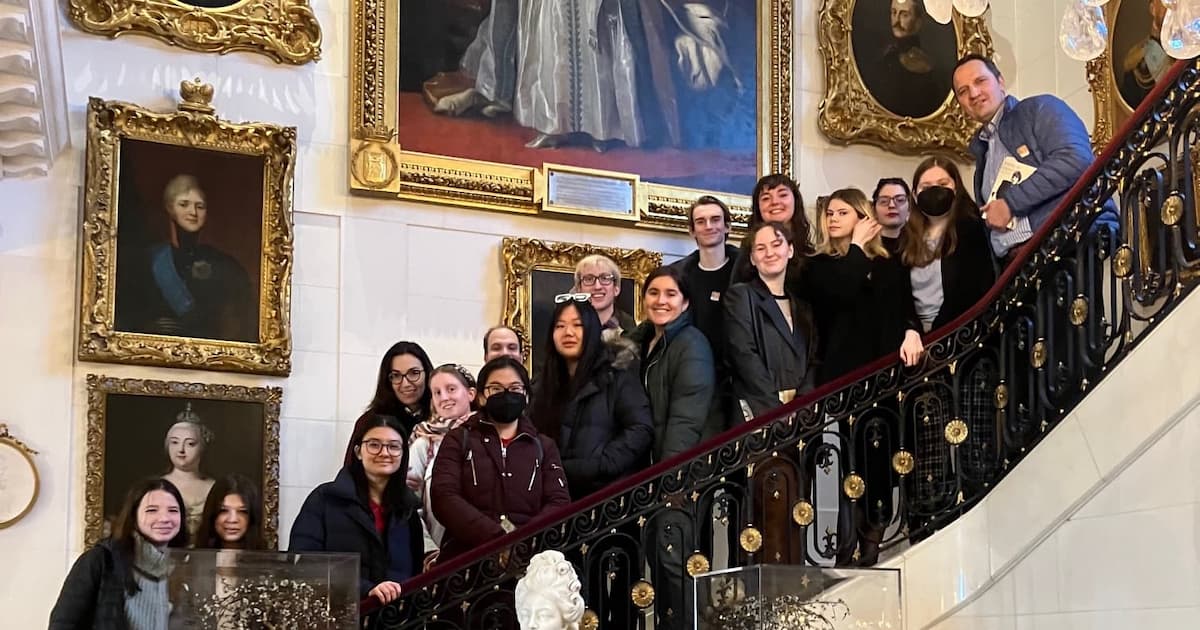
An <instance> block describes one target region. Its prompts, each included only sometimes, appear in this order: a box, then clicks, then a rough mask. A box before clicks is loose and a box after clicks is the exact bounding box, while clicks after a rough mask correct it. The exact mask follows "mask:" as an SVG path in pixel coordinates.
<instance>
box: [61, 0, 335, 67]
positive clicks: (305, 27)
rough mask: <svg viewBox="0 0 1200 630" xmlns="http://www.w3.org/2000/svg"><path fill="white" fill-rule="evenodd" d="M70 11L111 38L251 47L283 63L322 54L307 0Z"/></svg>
mask: <svg viewBox="0 0 1200 630" xmlns="http://www.w3.org/2000/svg"><path fill="white" fill-rule="evenodd" d="M67 15H69V16H70V17H71V21H72V22H74V23H75V26H78V27H79V28H80V29H82V30H84V31H87V32H89V33H94V34H96V35H106V36H108V37H118V36H120V35H124V34H126V33H135V34H138V35H145V36H148V37H153V38H155V39H157V40H159V41H163V42H166V43H168V44H171V45H173V46H179V47H181V48H187V49H189V50H198V51H200V52H217V53H221V54H222V55H223V54H225V53H228V52H232V51H235V50H249V51H253V52H257V53H261V54H264V55H267V56H268V57H271V58H272V59H274V60H275V61H276V62H278V63H291V64H304V63H308V62H310V61H316V60H317V59H319V58H320V57H321V25H320V24H319V23H317V16H316V15H315V14H313V10H312V8H311V7H309V6H308V0H245V1H244V2H240V3H238V4H235V5H233V6H230V7H226V8H221V9H206V8H203V7H189V6H185V5H183V4H180V3H178V2H173V1H172V0H69V3H68V6H67Z"/></svg>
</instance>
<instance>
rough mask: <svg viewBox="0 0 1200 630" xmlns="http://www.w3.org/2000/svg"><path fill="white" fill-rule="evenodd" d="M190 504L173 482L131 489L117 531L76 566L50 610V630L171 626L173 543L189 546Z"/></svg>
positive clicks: (148, 483) (151, 482)
mask: <svg viewBox="0 0 1200 630" xmlns="http://www.w3.org/2000/svg"><path fill="white" fill-rule="evenodd" d="M186 515H187V508H186V507H185V506H184V503H183V497H182V496H181V495H180V494H179V489H177V488H176V487H175V486H174V485H172V484H171V482H169V481H166V480H164V479H148V480H146V481H143V482H141V483H139V484H138V485H136V486H134V487H133V488H131V489H130V490H129V494H127V495H126V496H125V503H124V504H123V505H122V507H121V511H120V513H119V514H118V515H117V518H116V521H114V522H113V531H112V536H110V537H108V538H105V539H104V540H102V541H100V542H98V543H96V545H95V546H93V547H92V548H91V549H88V550H87V551H86V552H84V554H83V555H81V556H79V559H78V560H76V561H75V565H74V566H72V567H71V572H70V573H68V574H67V579H66V581H65V582H63V586H62V592H61V593H60V594H59V596H58V601H57V602H56V603H55V604H54V609H53V610H51V611H50V626H49V627H50V630H77V629H82V628H89V629H91V630H166V629H167V627H168V622H169V620H170V615H171V601H170V597H169V594H168V589H167V577H168V574H169V573H170V571H171V565H170V562H169V561H168V558H167V549H168V548H183V547H185V546H187V541H188V536H187V530H185V529H184V527H183V523H184V521H185V520H186Z"/></svg>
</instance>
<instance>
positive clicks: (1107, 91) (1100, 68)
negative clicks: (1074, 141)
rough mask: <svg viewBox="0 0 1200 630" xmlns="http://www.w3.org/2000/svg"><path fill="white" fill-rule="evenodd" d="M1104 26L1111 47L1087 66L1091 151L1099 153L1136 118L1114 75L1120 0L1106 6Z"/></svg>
mask: <svg viewBox="0 0 1200 630" xmlns="http://www.w3.org/2000/svg"><path fill="white" fill-rule="evenodd" d="M1103 10H1104V22H1105V24H1108V26H1109V28H1108V45H1107V46H1105V48H1104V54H1102V55H1100V56H1099V57H1097V58H1095V59H1093V60H1091V61H1089V62H1087V80H1088V90H1089V91H1090V92H1091V93H1092V103H1093V104H1094V107H1093V109H1094V110H1095V122H1094V123H1093V125H1092V148H1093V149H1094V150H1095V151H1096V152H1097V153H1099V152H1100V151H1102V150H1104V147H1105V146H1107V145H1108V143H1109V141H1110V140H1112V136H1113V134H1114V133H1116V132H1117V129H1119V128H1120V127H1121V125H1124V124H1125V121H1126V120H1129V117H1130V116H1131V115H1133V108H1131V107H1129V104H1128V103H1126V102H1125V99H1124V98H1122V97H1121V92H1120V90H1118V89H1117V80H1116V73H1114V72H1113V58H1112V56H1113V49H1112V47H1113V37H1114V36H1115V35H1116V32H1117V29H1116V26H1117V15H1118V14H1119V12H1120V10H1121V0H1109V2H1108V4H1106V5H1104V7H1103Z"/></svg>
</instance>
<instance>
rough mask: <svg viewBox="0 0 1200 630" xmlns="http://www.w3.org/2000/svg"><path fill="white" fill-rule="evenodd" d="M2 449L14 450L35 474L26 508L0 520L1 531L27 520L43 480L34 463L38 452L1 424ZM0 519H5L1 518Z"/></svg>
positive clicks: (0, 447) (0, 445) (0, 441)
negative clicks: (24, 519) (12, 434)
mask: <svg viewBox="0 0 1200 630" xmlns="http://www.w3.org/2000/svg"><path fill="white" fill-rule="evenodd" d="M0 449H12V450H14V451H16V452H17V454H19V455H20V456H21V459H23V460H24V461H25V462H26V463H28V464H29V470H30V472H32V473H33V488H32V490H31V492H29V498H28V501H27V502H26V503H25V507H23V508H21V511H20V512H17V513H16V515H15V516H12V517H10V518H8V519H4V520H0V529H5V528H7V527H11V526H12V525H15V524H16V523H17V522H18V521H20V520H21V519H23V518H25V516H27V515H28V514H29V512H30V510H32V509H33V505H34V504H35V503H37V499H38V494H39V493H40V492H41V485H42V480H41V476H40V475H38V469H37V463H36V462H34V461H33V456H34V455H36V454H37V451H35V450H33V449H31V448H29V447H28V446H25V444H23V443H22V442H21V441H20V440H18V439H16V438H14V437H13V436H11V435H9V433H8V430H7V428H6V427H5V426H4V425H3V424H0ZM0 518H3V517H2V516H0Z"/></svg>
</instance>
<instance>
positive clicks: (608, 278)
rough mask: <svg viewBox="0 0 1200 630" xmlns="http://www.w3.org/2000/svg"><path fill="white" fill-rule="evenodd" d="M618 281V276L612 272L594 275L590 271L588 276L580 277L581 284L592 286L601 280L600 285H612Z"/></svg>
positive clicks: (582, 285)
mask: <svg viewBox="0 0 1200 630" xmlns="http://www.w3.org/2000/svg"><path fill="white" fill-rule="evenodd" d="M616 281H617V277H616V276H614V275H612V274H611V273H602V274H600V275H598V276H595V275H592V274H590V273H589V274H588V275H586V276H580V277H579V286H581V287H590V286H593V285H595V284H596V283H597V282H599V283H600V286H603V287H611V286H612V283H614V282H616Z"/></svg>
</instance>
